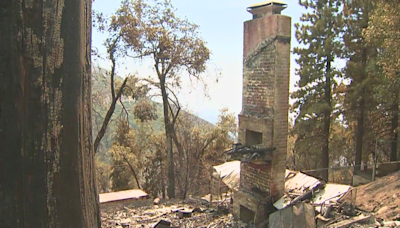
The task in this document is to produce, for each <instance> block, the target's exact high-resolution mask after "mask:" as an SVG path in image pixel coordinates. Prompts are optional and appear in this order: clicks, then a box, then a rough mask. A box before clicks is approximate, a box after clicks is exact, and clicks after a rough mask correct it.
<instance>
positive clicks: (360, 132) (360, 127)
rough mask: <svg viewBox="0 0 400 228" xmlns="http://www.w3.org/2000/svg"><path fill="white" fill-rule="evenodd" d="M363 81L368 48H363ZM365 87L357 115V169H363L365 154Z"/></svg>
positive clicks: (365, 73) (362, 80)
mask: <svg viewBox="0 0 400 228" xmlns="http://www.w3.org/2000/svg"><path fill="white" fill-rule="evenodd" d="M361 64H362V72H361V82H364V80H365V79H366V76H367V72H366V68H367V49H366V48H363V49H362V50H361ZM365 95H366V93H365V88H362V89H361V94H360V101H359V102H358V117H357V130H356V137H355V139H356V156H355V167H354V169H355V170H360V169H361V160H362V155H363V138H364V119H365Z"/></svg>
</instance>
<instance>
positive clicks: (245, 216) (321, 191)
mask: <svg viewBox="0 0 400 228" xmlns="http://www.w3.org/2000/svg"><path fill="white" fill-rule="evenodd" d="M286 7H287V4H286V3H284V2H282V1H280V0H267V1H265V2H262V3H259V4H255V5H252V6H250V7H249V8H248V9H247V10H248V12H250V13H251V14H252V15H253V18H252V20H249V21H246V22H245V23H244V53H243V94H242V110H241V113H240V114H239V116H238V119H239V135H238V143H236V144H234V145H233V147H232V148H231V149H230V150H228V151H225V154H226V155H228V157H230V161H229V162H226V163H224V164H220V165H216V166H213V167H212V170H211V175H210V176H211V180H210V191H209V194H208V195H206V196H203V197H200V196H199V197H197V198H196V197H192V196H189V198H188V199H185V200H182V201H176V202H172V201H168V203H171V204H170V205H168V204H167V203H166V201H164V202H160V199H158V201H157V203H155V201H146V202H147V204H146V205H145V206H143V205H141V206H135V210H132V209H130V208H127V207H124V208H123V209H121V210H116V211H112V212H107V213H106V212H104V214H103V215H102V217H103V219H104V221H108V224H106V225H105V226H104V227H112V226H113V225H114V224H125V223H124V222H126V221H125V220H124V219H127V218H128V217H129V218H130V219H131V220H130V223H129V227H270V228H275V227H349V226H354V227H370V226H371V224H372V226H373V227H375V226H386V225H387V224H389V225H390V224H395V225H397V224H398V223H397V221H394V222H391V223H385V222H383V221H382V220H379V221H378V220H375V218H374V216H375V215H379V213H381V214H382V215H385V216H391V217H389V218H390V219H392V218H398V219H399V220H400V206H399V207H396V206H395V205H392V207H391V209H390V210H392V211H394V212H395V213H398V214H399V216H398V217H396V216H397V215H395V214H393V213H388V212H387V210H389V208H384V207H382V208H381V210H380V211H378V212H375V211H374V210H375V208H373V209H371V210H364V209H361V208H360V207H359V206H361V205H362V204H366V205H367V206H370V205H369V203H370V201H371V200H369V201H368V202H362V203H361V204H360V202H358V204H357V203H356V197H357V188H354V187H352V186H350V185H343V184H336V183H326V182H325V181H324V180H322V179H320V178H317V177H314V176H311V175H308V174H306V173H303V172H300V171H293V170H288V169H286V166H285V162H286V154H287V134H288V109H289V68H290V60H289V59H290V41H291V18H290V17H288V16H284V15H281V11H282V10H284V9H285V8H286ZM392 166H394V165H392ZM392 180H394V179H392ZM395 180H400V172H399V174H398V177H397V179H395ZM399 186H400V185H398V186H394V185H393V186H392V190H393V192H392V191H389V193H390V195H385V198H384V199H385V201H386V200H387V201H389V200H392V199H394V198H396V197H398V198H399V199H400V194H399V195H397V193H395V192H394V190H396V189H397V188H400V187H399ZM369 191H370V189H364V190H363V193H364V194H367V193H368V192H369ZM139 202H140V201H136V202H135V203H139ZM140 203H141V202H140ZM153 204H154V205H153ZM371 206H372V205H371ZM221 207H223V210H221ZM383 209H385V210H383ZM396 210H399V211H396ZM386 218H387V217H386ZM123 221H124V222H123ZM104 223H105V222H103V224H104ZM356 223H368V225H365V224H361V225H359V224H357V225H355V224H356ZM399 223H400V222H399ZM108 225H109V226H108ZM364 225H365V226H364ZM399 225H400V224H399Z"/></svg>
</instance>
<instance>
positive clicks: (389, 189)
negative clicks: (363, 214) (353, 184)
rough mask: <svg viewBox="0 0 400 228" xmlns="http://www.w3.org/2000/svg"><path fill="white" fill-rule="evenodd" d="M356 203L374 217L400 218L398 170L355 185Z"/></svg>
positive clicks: (399, 180) (391, 219)
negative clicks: (372, 180)
mask: <svg viewBox="0 0 400 228" xmlns="http://www.w3.org/2000/svg"><path fill="white" fill-rule="evenodd" d="M356 205H357V206H358V207H360V208H361V209H364V210H367V211H370V212H373V213H374V214H375V216H376V218H380V219H383V220H386V221H393V220H400V171H398V172H396V173H393V174H390V175H388V176H385V177H381V178H378V179H377V180H376V181H374V182H371V183H368V184H365V185H362V186H359V187H357V200H356Z"/></svg>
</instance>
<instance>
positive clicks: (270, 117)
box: [234, 0, 291, 223]
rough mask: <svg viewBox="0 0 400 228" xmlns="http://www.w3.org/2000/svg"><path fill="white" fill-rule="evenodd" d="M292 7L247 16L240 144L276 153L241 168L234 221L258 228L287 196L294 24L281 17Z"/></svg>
mask: <svg viewBox="0 0 400 228" xmlns="http://www.w3.org/2000/svg"><path fill="white" fill-rule="evenodd" d="M286 7H287V4H285V3H284V2H282V1H280V0H268V1H266V2H263V3H259V4H255V5H252V6H250V7H248V8H247V10H248V12H250V13H251V14H253V19H252V20H249V21H246V22H245V23H244V51H243V59H244V60H243V97H242V99H243V100H242V111H241V113H240V114H239V143H241V144H243V145H245V146H249V147H257V148H266V149H268V148H275V150H273V152H272V156H271V157H272V159H271V160H270V161H267V160H265V159H264V160H263V161H250V162H242V164H241V180H240V182H241V183H240V187H239V191H238V193H237V194H236V195H235V196H234V215H235V216H236V217H237V218H238V219H242V220H243V219H245V218H244V217H249V216H250V217H251V216H255V217H256V219H255V221H256V223H260V222H262V221H264V220H265V219H267V218H268V214H269V212H268V210H269V209H271V208H270V207H271V205H272V203H274V202H275V201H276V200H278V199H279V198H280V197H281V196H282V195H283V193H284V184H285V169H286V167H285V162H286V152H287V133H288V109H289V67H290V38H291V18H290V17H288V16H284V15H281V11H282V10H284V9H285V8H286ZM256 192H257V193H256ZM250 195H251V196H250ZM257 197H259V198H258V199H257ZM260 197H263V199H261V198H260ZM259 202H263V203H262V205H260V203H259ZM260 208H261V209H260ZM268 208H269V209H268ZM272 210H273V209H272ZM250 212H252V213H253V214H252V213H250ZM250 220H251V219H250Z"/></svg>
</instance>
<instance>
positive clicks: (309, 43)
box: [293, 0, 343, 180]
mask: <svg viewBox="0 0 400 228" xmlns="http://www.w3.org/2000/svg"><path fill="white" fill-rule="evenodd" d="M299 3H300V5H302V6H304V7H305V8H306V9H308V10H309V11H310V12H308V13H304V14H303V15H302V17H301V19H300V20H301V22H302V24H301V25H300V24H296V38H297V40H298V41H299V43H300V44H301V45H302V46H303V47H299V48H295V49H294V53H295V54H297V55H299V57H298V59H297V60H296V62H297V63H298V64H299V65H300V68H299V69H298V70H297V74H298V75H299V76H300V80H299V82H298V83H297V86H298V87H299V88H298V90H297V91H296V92H295V93H294V94H293V98H295V99H297V101H296V104H295V108H296V109H297V110H298V115H297V118H296V124H295V126H294V128H295V129H298V130H301V129H302V128H303V127H302V125H304V124H306V125H308V126H309V127H310V128H311V129H309V130H310V131H309V133H311V134H313V135H314V136H312V137H318V138H320V140H321V141H320V144H319V145H317V147H319V148H320V151H321V167H322V168H325V169H324V170H323V171H322V172H321V176H322V177H323V178H324V179H326V180H328V169H327V168H328V167H329V137H330V128H331V120H332V118H334V116H333V113H334V111H335V107H336V102H335V100H334V97H333V94H332V91H333V89H334V87H335V86H336V85H337V81H336V79H337V77H338V76H339V75H340V73H339V72H338V70H337V69H335V67H334V65H333V64H334V62H335V59H337V58H338V57H340V53H341V49H342V45H341V42H340V39H339V35H340V34H341V31H342V24H343V20H342V16H341V14H340V13H339V10H340V7H341V1H334V0H300V1H299ZM317 132H319V133H317ZM309 133H307V132H304V131H303V134H300V135H298V138H297V142H296V143H297V144H299V143H300V140H302V141H304V140H307V141H309V142H311V141H310V140H314V142H316V141H315V140H316V139H315V138H314V139H310V137H309V136H310V134H309ZM295 147H296V146H295Z"/></svg>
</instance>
